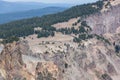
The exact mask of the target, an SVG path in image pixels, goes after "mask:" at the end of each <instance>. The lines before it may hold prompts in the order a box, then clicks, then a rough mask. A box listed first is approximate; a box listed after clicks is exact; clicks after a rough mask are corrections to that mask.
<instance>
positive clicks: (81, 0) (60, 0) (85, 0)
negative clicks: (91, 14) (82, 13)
mask: <svg viewBox="0 0 120 80" xmlns="http://www.w3.org/2000/svg"><path fill="white" fill-rule="evenodd" d="M4 1H10V2H16V1H20V2H22V1H24V2H43V3H71V4H73V3H76V4H77V3H78V4H82V3H89V2H95V1H97V0H4Z"/></svg>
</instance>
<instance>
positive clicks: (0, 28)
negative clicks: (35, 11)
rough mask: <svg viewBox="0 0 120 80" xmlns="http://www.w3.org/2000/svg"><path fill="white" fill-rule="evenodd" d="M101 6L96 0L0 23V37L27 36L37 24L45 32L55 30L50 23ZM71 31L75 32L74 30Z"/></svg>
mask: <svg viewBox="0 0 120 80" xmlns="http://www.w3.org/2000/svg"><path fill="white" fill-rule="evenodd" d="M93 5H96V6H97V7H98V8H96V7H93ZM102 6H103V1H97V2H96V3H92V4H84V5H78V6H74V7H72V8H70V9H68V10H66V11H64V12H60V13H57V14H51V15H46V16H42V17H34V18H31V19H23V20H19V21H14V22H10V23H7V24H2V25H0V38H4V39H6V38H8V37H11V36H16V37H24V36H28V35H31V34H33V33H34V28H35V27H38V26H40V27H41V28H43V30H46V31H47V33H48V31H50V32H53V31H55V29H53V27H51V25H53V24H55V23H58V22H64V21H68V20H69V19H71V18H76V17H85V16H89V15H91V14H94V13H97V12H99V11H100V10H101V7H102ZM73 32H74V33H75V31H73ZM67 33H69V32H67ZM38 34H39V36H38V37H44V36H41V35H40V33H38ZM47 36H48V35H47ZM45 37H46V35H45Z"/></svg>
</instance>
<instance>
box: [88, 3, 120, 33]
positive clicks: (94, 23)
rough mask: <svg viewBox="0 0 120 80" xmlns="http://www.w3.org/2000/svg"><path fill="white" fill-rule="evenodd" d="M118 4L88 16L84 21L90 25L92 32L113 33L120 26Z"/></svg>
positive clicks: (119, 7)
mask: <svg viewBox="0 0 120 80" xmlns="http://www.w3.org/2000/svg"><path fill="white" fill-rule="evenodd" d="M119 13H120V5H118V6H114V7H113V8H112V9H111V10H110V11H107V12H102V13H97V14H94V15H91V16H89V17H88V18H87V19H86V21H87V22H88V25H89V26H91V27H92V29H93V33H96V34H105V33H115V31H116V29H117V28H118V27H120V20H119V19H120V14H119Z"/></svg>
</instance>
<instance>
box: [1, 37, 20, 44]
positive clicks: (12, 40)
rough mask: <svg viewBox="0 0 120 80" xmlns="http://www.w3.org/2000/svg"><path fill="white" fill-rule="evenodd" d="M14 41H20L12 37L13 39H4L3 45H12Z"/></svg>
mask: <svg viewBox="0 0 120 80" xmlns="http://www.w3.org/2000/svg"><path fill="white" fill-rule="evenodd" d="M14 41H19V38H18V37H14V36H12V37H9V38H7V39H4V40H3V41H2V43H3V44H6V43H12V42H14Z"/></svg>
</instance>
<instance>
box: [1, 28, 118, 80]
mask: <svg viewBox="0 0 120 80" xmlns="http://www.w3.org/2000/svg"><path fill="white" fill-rule="evenodd" d="M117 30H119V29H117ZM119 34H120V33H119V32H117V33H114V34H109V35H107V34H106V35H105V36H106V38H108V39H109V40H110V42H111V45H110V44H108V43H105V42H103V41H101V40H98V39H96V38H92V39H89V40H87V41H82V42H81V43H80V44H79V45H78V44H76V46H72V45H73V44H75V43H72V42H71V43H68V44H67V43H66V44H65V45H64V47H66V48H65V49H64V51H56V52H53V53H49V51H48V52H46V53H34V52H32V51H31V50H30V48H29V45H28V43H27V42H26V41H21V42H14V43H12V44H7V45H5V47H4V49H3V51H2V53H1V54H0V79H1V80H80V79H81V80H119V78H120V67H119V66H120V57H119V53H117V52H116V50H115V45H116V44H117V45H118V44H120V42H119V40H120V35H119Z"/></svg>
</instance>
